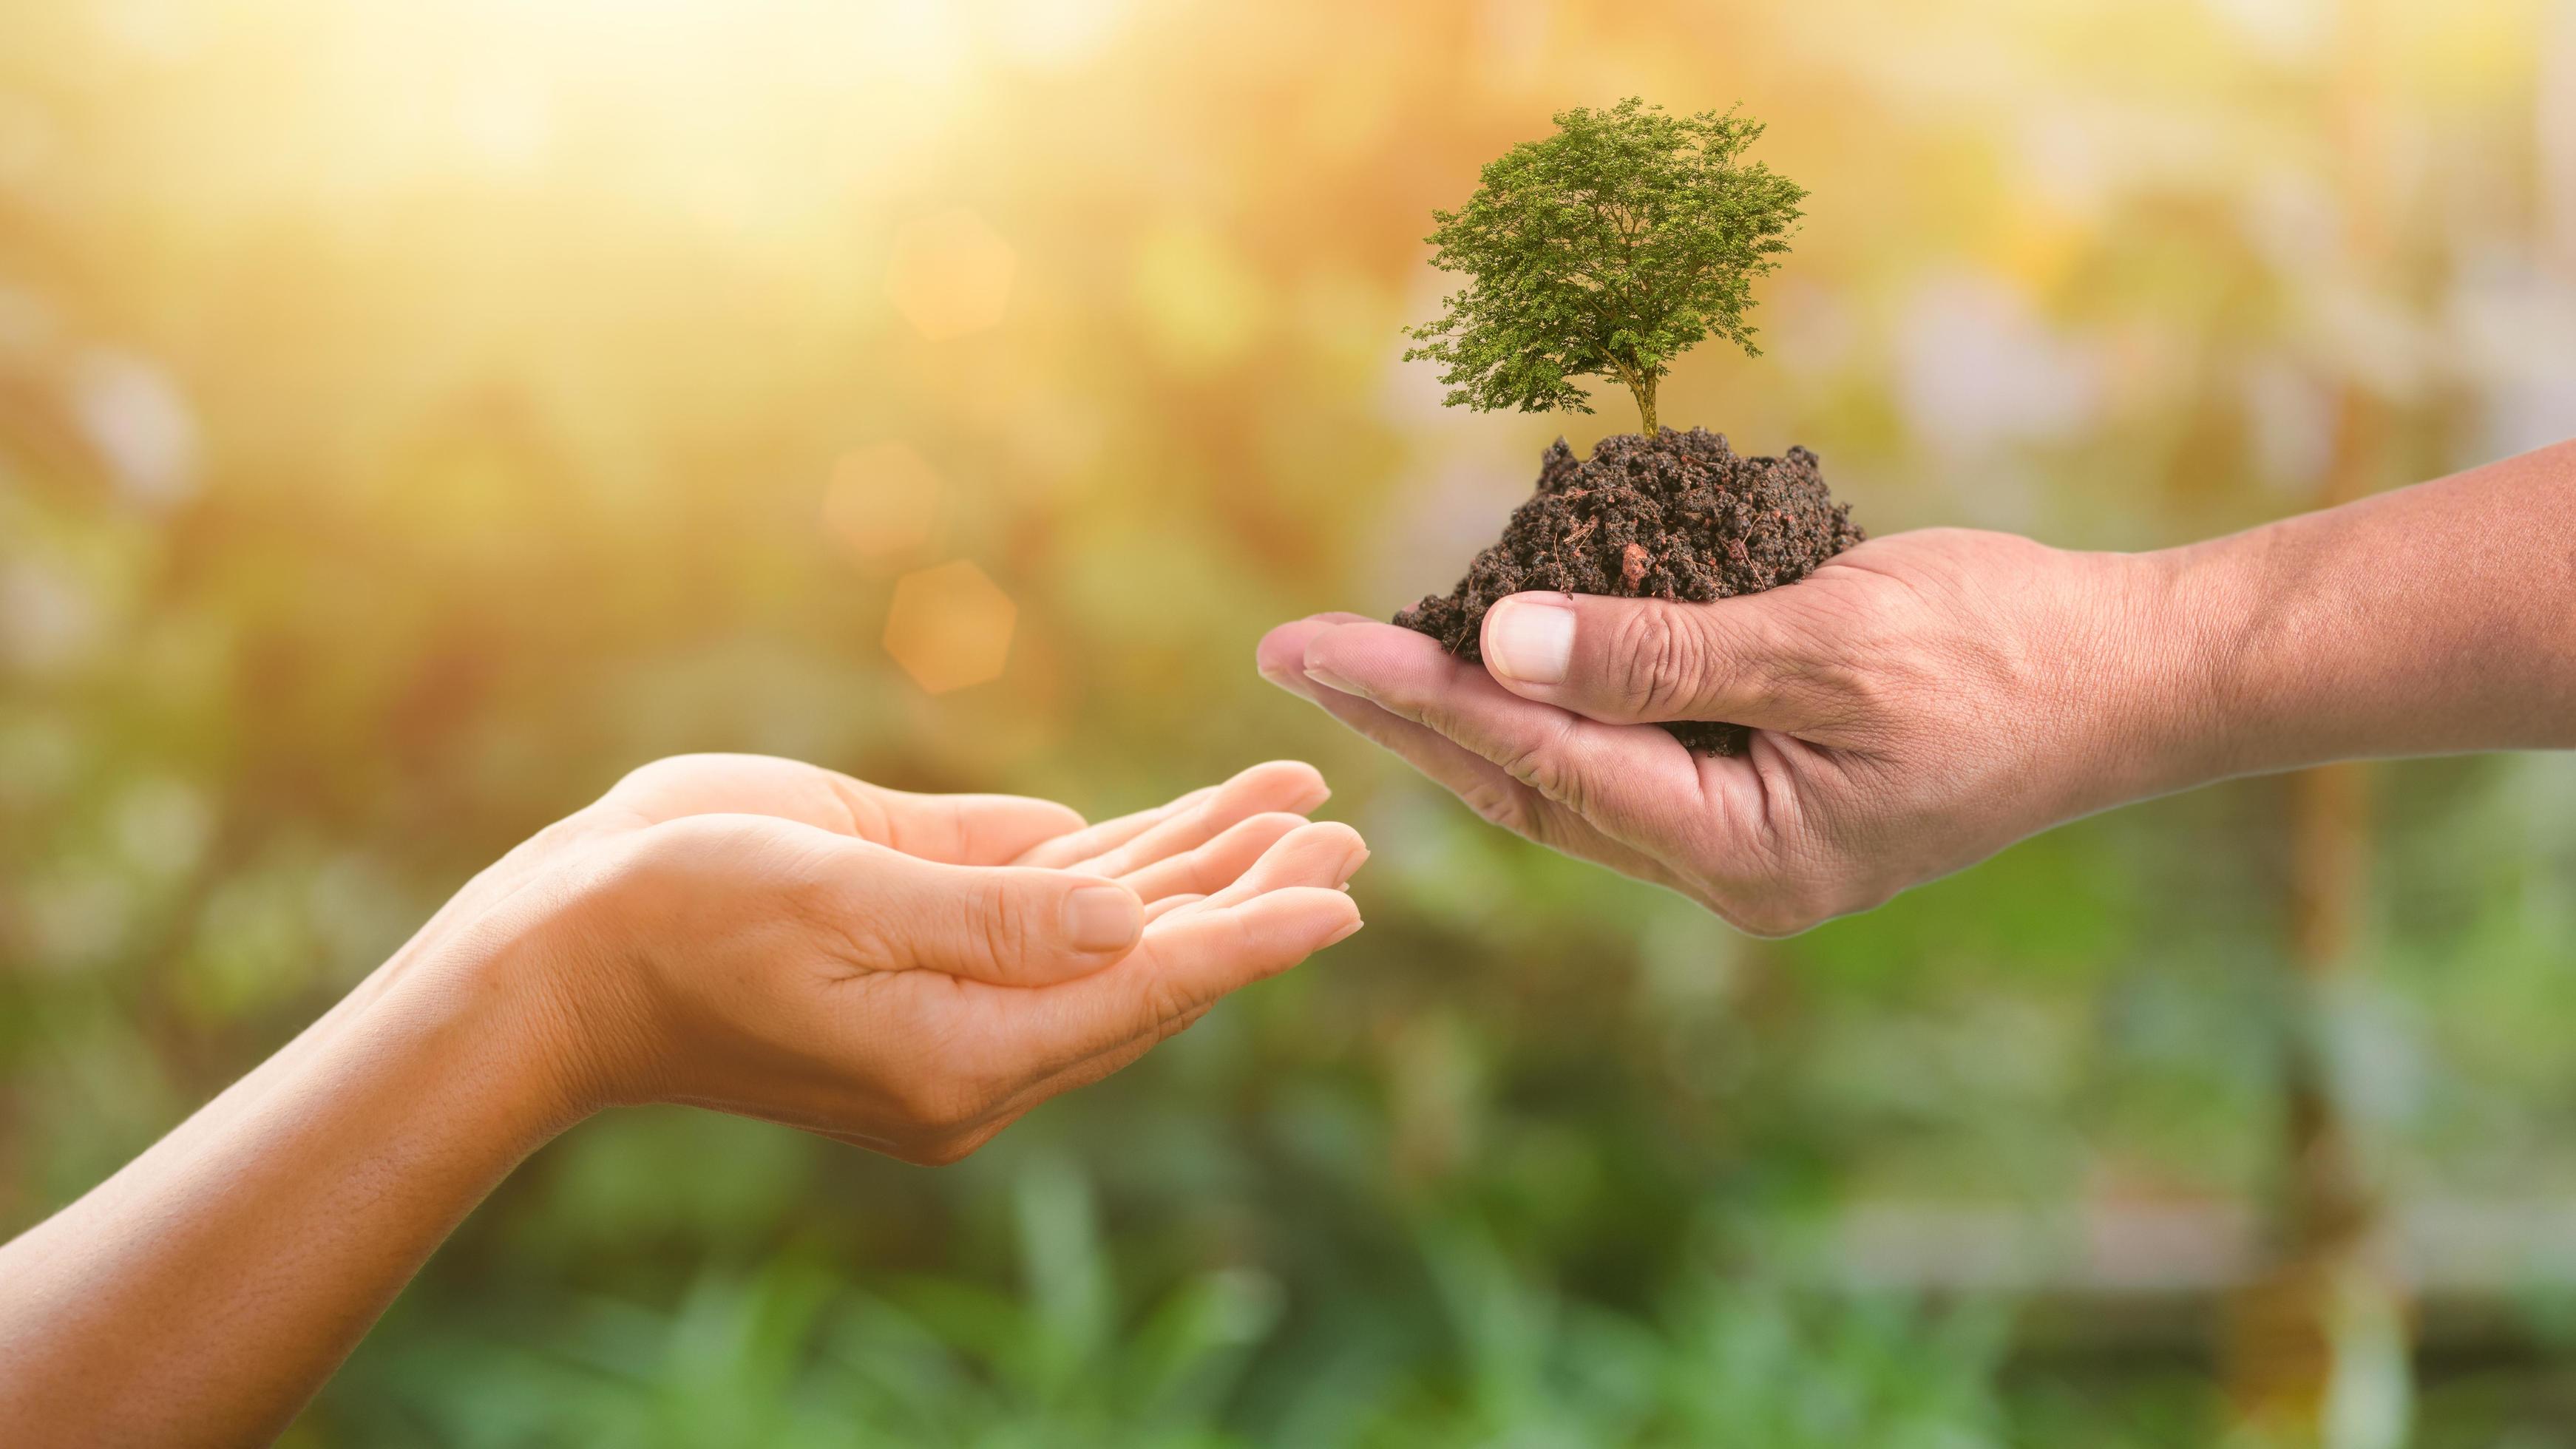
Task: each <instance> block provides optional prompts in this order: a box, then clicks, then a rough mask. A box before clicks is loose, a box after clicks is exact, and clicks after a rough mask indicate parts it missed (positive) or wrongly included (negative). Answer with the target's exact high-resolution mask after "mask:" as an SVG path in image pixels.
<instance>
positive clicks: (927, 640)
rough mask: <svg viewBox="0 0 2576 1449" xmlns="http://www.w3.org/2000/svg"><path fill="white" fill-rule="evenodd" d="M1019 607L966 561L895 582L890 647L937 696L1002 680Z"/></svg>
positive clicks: (888, 629) (887, 641)
mask: <svg viewBox="0 0 2576 1449" xmlns="http://www.w3.org/2000/svg"><path fill="white" fill-rule="evenodd" d="M1019 612H1020V611H1019V606H1018V605H1017V604H1014V603H1012V602H1011V596H1010V595H1008V594H1006V593H1003V592H1002V589H1001V586H1000V585H999V584H996V583H994V582H993V581H992V580H991V579H990V578H987V577H985V574H984V571H983V570H982V569H979V568H977V567H975V565H973V564H972V563H969V562H967V561H966V560H964V559H959V560H957V561H956V562H954V563H944V564H941V565H939V566H938V567H937V568H927V569H919V570H916V571H914V572H912V573H908V574H905V575H904V576H903V577H902V578H900V579H898V580H896V581H895V586H894V603H893V606H892V607H891V608H889V609H888V610H887V611H886V627H885V648H886V653H888V654H890V655H892V656H894V662H895V663H897V664H900V665H902V666H903V670H904V672H905V673H906V674H909V675H911V676H912V679H913V682H914V683H915V684H918V685H920V686H921V687H922V688H923V689H925V690H928V691H929V692H930V693H932V694H946V693H948V692H949V691H950V690H955V689H964V688H966V687H967V686H968V685H970V684H982V683H984V682H985V681H987V680H990V679H996V678H999V677H1000V675H1001V673H1002V665H1003V663H1004V661H1006V660H1007V659H1009V657H1010V653H1011V630H1012V628H1013V627H1014V626H1015V625H1016V624H1017V623H1018V621H1019Z"/></svg>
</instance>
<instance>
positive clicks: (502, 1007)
mask: <svg viewBox="0 0 2576 1449" xmlns="http://www.w3.org/2000/svg"><path fill="white" fill-rule="evenodd" d="M586 854H587V852H585V851H581V850H579V849H577V848H576V849H575V850H572V851H567V852H565V853H564V856H565V857H568V858H556V859H550V860H545V861H541V862H536V863H534V865H533V868H532V869H530V870H529V871H528V872H527V874H526V876H525V878H523V879H522V880H521V881H519V882H518V883H517V884H516V885H515V886H514V888H512V889H510V890H509V891H508V892H507V893H506V894H505V895H503V896H502V897H501V898H500V899H498V900H494V901H491V902H488V903H485V904H484V905H482V907H481V908H480V909H478V910H476V911H474V912H473V913H471V914H470V915H467V916H465V917H463V918H462V919H459V920H456V921H454V922H452V923H446V924H445V928H444V929H441V930H439V931H438V932H437V933H436V935H435V937H434V938H433V939H428V940H423V941H419V942H415V943H414V945H413V947H412V948H409V949H407V951H406V953H405V954H406V956H407V957H408V958H410V959H408V960H406V961H405V962H404V963H403V965H402V970H401V972H400V974H399V975H398V976H397V977H395V979H394V980H393V981H392V982H391V983H390V984H389V985H388V986H387V987H386V988H385V990H386V995H387V997H388V1004H389V1005H390V1006H391V1008H392V1011H391V1015H392V1016H393V1018H394V1019H395V1020H398V1021H403V1022H409V1023H415V1024H418V1025H420V1026H422V1027H424V1028H426V1029H428V1030H430V1031H432V1032H434V1033H436V1034H437V1035H439V1036H440V1037H441V1038H442V1039H443V1040H445V1041H447V1042H449V1043H451V1044H452V1047H453V1049H455V1050H458V1051H461V1052H463V1053H465V1054H466V1055H468V1056H470V1057H471V1058H472V1060H473V1062H474V1064H475V1069H476V1070H478V1071H480V1072H482V1073H484V1074H486V1075H487V1077H488V1079H489V1082H490V1086H491V1094H490V1095H491V1098H492V1105H493V1107H494V1109H495V1111H496V1112H497V1113H498V1114H499V1115H500V1116H501V1117H502V1118H504V1119H506V1121H507V1123H508V1125H509V1127H510V1130H511V1131H513V1132H514V1133H515V1134H516V1135H519V1136H522V1137H525V1138H526V1139H528V1141H529V1144H530V1145H531V1146H534V1145H536V1144H538V1143H542V1142H543V1141H544V1140H545V1139H547V1138H549V1137H552V1136H554V1135H555V1134H557V1133H560V1132H562V1131H563V1130H565V1129H566V1128H568V1127H570V1126H572V1125H573V1124H574V1123H576V1122H578V1121H580V1120H581V1119H582V1118H584V1117H587V1116H589V1115H590V1114H591V1113H593V1112H596V1111H598V1110H599V1109H601V1108H603V1107H606V1106H610V1105H614V1104H615V1103H617V1102H618V1101H621V1100H623V1098H622V1097H621V1096H620V1095H619V1094H618V1092H617V1090H616V1089H615V1085H614V1082H615V1074H614V1073H613V1072H612V1071H610V1070H609V1069H608V1064H607V1060H606V1058H607V1053H605V1052H604V1051H603V1050H602V1043H603V1041H606V1040H610V1039H613V1038H614V1037H616V1036H617V1033H615V1032H613V1031H610V1030H608V1029H607V1028H606V1023H605V1020H604V1019H605V1018H606V1017H607V1016H608V1015H610V1013H609V1012H608V1011H607V1010H606V1009H605V1008H606V1007H607V1006H608V1005H609V1004H610V1003H611V1002H612V1001H613V1000H614V993H612V992H609V991H607V990H605V989H604V986H605V984H606V982H607V978H608V974H609V973H608V972H607V971H606V970H604V969H603V967H604V962H603V955H604V946H605V937H604V935H603V933H602V932H601V931H600V929H599V919H598V918H599V914H600V913H599V911H598V909H597V897H598V896H599V894H600V891H599V888H598V886H597V884H596V881H595V879H594V877H595V876H596V874H597V872H596V871H593V870H586V869H584V868H583V865H582V861H583V859H584V857H585V856H586ZM371 1014H372V1013H371Z"/></svg>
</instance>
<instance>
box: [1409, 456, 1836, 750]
mask: <svg viewBox="0 0 2576 1449" xmlns="http://www.w3.org/2000/svg"><path fill="white" fill-rule="evenodd" d="M1866 536H1867V535H1865V534H1863V533H1862V532H1861V531H1860V526H1859V525H1858V524H1855V523H1853V522H1852V521H1851V506H1850V505H1849V504H1844V503H1836V502H1835V501H1834V500H1833V495H1832V494H1830V493H1828V492H1826V491H1825V480H1824V475H1823V474H1822V473H1820V472H1818V471H1817V467H1816V455H1815V454H1813V453H1810V452H1808V451H1807V450H1806V449H1804V448H1791V449H1790V450H1789V456H1787V457H1785V458H1744V457H1739V456H1737V455H1736V453H1735V451H1734V450H1733V449H1731V448H1729V447H1727V446H1726V439H1725V437H1723V436H1722V435H1720V434H1717V433H1712V432H1710V431H1708V430H1707V429H1706V428H1693V429H1691V430H1690V431H1689V432H1687V433H1681V432H1675V431H1674V430H1672V429H1671V428H1665V429H1663V430H1662V431H1661V432H1659V433H1657V434H1656V435H1655V436H1654V437H1652V438H1648V437H1643V436H1641V435H1639V434H1635V433H1628V434H1623V435H1621V436H1618V437H1612V438H1603V439H1602V440H1601V441H1600V442H1599V443H1598V444H1597V445H1595V446H1594V447H1593V449H1592V456H1591V457H1590V458H1587V459H1583V460H1581V461H1577V460H1576V459H1575V456H1574V450H1573V449H1571V448H1569V447H1567V446H1565V440H1564V439H1563V438H1559V439H1557V440H1556V446H1554V447H1552V448H1550V449H1548V450H1547V454H1546V456H1545V457H1544V458H1543V459H1541V460H1540V463H1539V471H1538V492H1537V493H1535V494H1534V495H1532V496H1531V498H1530V500H1529V501H1528V502H1527V503H1524V504H1522V505H1521V506H1520V507H1518V508H1515V509H1513V510H1512V518H1511V522H1509V523H1508V524H1505V525H1504V527H1503V539H1502V542H1500V543H1497V544H1495V545H1494V546H1493V547H1491V548H1489V549H1486V550H1485V551H1484V552H1482V553H1480V554H1478V555H1476V561H1475V562H1474V563H1472V564H1470V565H1468V568H1467V576H1466V577H1465V578H1463V579H1460V580H1459V581H1458V587H1457V588H1455V589H1453V590H1451V591H1450V592H1449V593H1448V594H1446V595H1440V594H1434V595H1432V596H1431V597H1429V598H1426V599H1424V600H1423V601H1422V602H1421V603H1418V604H1416V605H1414V606H1413V607H1412V608H1410V609H1407V610H1405V611H1404V612H1403V613H1401V614H1398V615H1396V616H1395V622H1397V623H1399V624H1401V625H1403V626H1404V627H1406V628H1408V629H1414V630H1418V631H1420V632H1422V633H1425V634H1428V635H1430V636H1431V637H1432V638H1434V639H1437V640H1439V641H1440V644H1441V647H1443V648H1445V649H1447V650H1448V651H1449V652H1450V653H1452V654H1455V655H1458V656H1459V657H1461V658H1464V659H1473V660H1479V661H1481V660H1482V659H1483V658H1484V652H1483V649H1482V648H1481V647H1480V642H1479V641H1480V639H1481V637H1482V635H1481V631H1482V629H1483V627H1484V623H1485V609H1486V607H1487V606H1488V605H1490V604H1491V603H1493V602H1494V601H1495V600H1496V599H1500V598H1502V597H1504V596H1506V595H1509V594H1517V593H1520V592H1521V591H1523V590H1525V589H1555V590H1562V591H1564V592H1566V593H1574V594H1617V595H1622V596H1624V597H1628V598H1657V599H1680V600H1683V601H1685V602H1689V603H1706V602H1707V601H1709V600H1711V599H1729V598H1733V597H1734V596H1736V595H1737V594H1750V593H1755V592H1758V591H1759V590H1762V589H1772V588H1778V587H1779V586H1780V585H1782V584H1794V583H1796V582H1797V581H1798V580H1800V579H1803V578H1805V577H1806V576H1807V575H1808V574H1810V573H1813V572H1815V570H1816V566H1817V565H1819V564H1821V563H1823V562H1824V561H1825V560H1827V559H1829V558H1832V557H1833V556H1834V555H1835V554H1838V553H1840V552H1842V551H1843V550H1844V549H1847V548H1849V547H1851V546H1852V545H1853V544H1856V543H1858V542H1860V541H1861V540H1862V539H1863V538H1864V537H1866ZM1664 728H1666V729H1668V730H1671V731H1672V732H1673V736H1674V737H1675V738H1676V739H1679V740H1680V741H1681V742H1682V743H1683V744H1685V745H1688V746H1690V747H1691V748H1692V749H1694V750H1705V751H1707V752H1708V753H1710V754H1718V755H1732V754H1737V753H1739V752H1741V751H1742V750H1743V749H1744V745H1745V740H1746V737H1747V736H1746V731H1745V729H1744V727H1743V726H1741V725H1732V724H1718V723H1691V722H1685V723H1676V724H1668V725H1666V726H1664Z"/></svg>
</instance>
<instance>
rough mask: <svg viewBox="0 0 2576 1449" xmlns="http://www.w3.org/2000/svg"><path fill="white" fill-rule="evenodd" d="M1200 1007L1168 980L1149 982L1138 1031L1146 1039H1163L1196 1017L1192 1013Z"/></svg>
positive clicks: (1139, 1036) (1139, 1035)
mask: <svg viewBox="0 0 2576 1449" xmlns="http://www.w3.org/2000/svg"><path fill="white" fill-rule="evenodd" d="M1196 1009H1199V1006H1198V1003H1197V1002H1194V1001H1192V1000H1191V999H1190V998H1189V997H1188V996H1187V995H1186V994H1184V993H1183V992H1182V991H1181V990H1180V989H1179V988H1178V987H1175V986H1174V985H1172V984H1171V983H1170V982H1168V981H1154V982H1149V983H1148V984H1147V985H1146V987H1145V998H1144V1007H1143V1020H1142V1021H1141V1022H1140V1023H1139V1027H1140V1029H1139V1030H1138V1032H1137V1033H1136V1035H1137V1036H1138V1038H1139V1039H1141V1040H1145V1041H1162V1040H1163V1039H1165V1038H1167V1037H1169V1036H1171V1035H1172V1034H1173V1033H1174V1032H1176V1031H1179V1030H1180V1029H1181V1028H1182V1027H1184V1026H1186V1025H1188V1024H1189V1022H1190V1020H1192V1019H1194V1018H1192V1017H1191V1015H1190V1013H1191V1012H1192V1011H1193V1010H1196Z"/></svg>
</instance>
